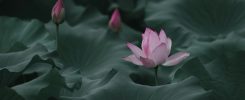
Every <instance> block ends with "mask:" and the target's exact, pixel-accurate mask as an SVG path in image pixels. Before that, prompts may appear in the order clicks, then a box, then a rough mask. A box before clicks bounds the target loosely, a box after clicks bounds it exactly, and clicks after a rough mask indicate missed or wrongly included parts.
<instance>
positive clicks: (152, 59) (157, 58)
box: [124, 28, 190, 68]
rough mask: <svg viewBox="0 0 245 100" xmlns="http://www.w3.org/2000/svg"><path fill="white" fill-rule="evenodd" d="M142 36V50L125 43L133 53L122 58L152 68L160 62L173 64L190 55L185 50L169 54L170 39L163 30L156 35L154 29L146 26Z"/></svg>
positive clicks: (167, 64)
mask: <svg viewBox="0 0 245 100" xmlns="http://www.w3.org/2000/svg"><path fill="white" fill-rule="evenodd" d="M142 38H143V40H142V44H141V48H142V50H141V49H140V48H138V47H137V46H135V45H133V44H131V43H128V44H127V46H128V48H129V49H130V50H131V51H132V52H133V54H132V55H130V56H128V57H126V58H124V60H126V61H129V62H132V63H134V64H136V65H140V66H144V67H146V68H154V67H156V66H157V65H160V64H162V65H163V66H174V65H176V64H178V63H180V62H181V61H182V60H184V59H185V58H186V57H188V56H189V55H190V54H189V53H187V52H178V53H176V54H174V55H172V56H169V55H170V51H171V46H172V41H171V39H170V38H168V37H167V36H166V34H165V32H164V31H163V30H161V31H160V34H159V35H158V34H157V33H156V32H155V31H152V30H151V29H149V28H146V30H145V33H144V34H142Z"/></svg>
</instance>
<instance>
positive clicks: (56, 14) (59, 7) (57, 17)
mask: <svg viewBox="0 0 245 100" xmlns="http://www.w3.org/2000/svg"><path fill="white" fill-rule="evenodd" d="M64 14H65V10H64V6H63V1H62V0H57V2H56V3H55V5H54V7H53V9H52V14H51V16H52V19H53V21H54V22H55V23H56V24H60V23H61V22H62V21H63V20H64Z"/></svg>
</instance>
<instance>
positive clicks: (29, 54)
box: [0, 45, 48, 72]
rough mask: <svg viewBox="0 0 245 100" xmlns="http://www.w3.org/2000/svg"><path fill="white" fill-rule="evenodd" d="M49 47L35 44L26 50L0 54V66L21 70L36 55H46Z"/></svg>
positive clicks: (11, 69) (15, 70)
mask: <svg viewBox="0 0 245 100" xmlns="http://www.w3.org/2000/svg"><path fill="white" fill-rule="evenodd" d="M46 53H48V51H47V49H46V48H45V47H44V46H42V45H35V46H33V47H31V48H29V49H26V50H24V51H18V52H12V53H3V54H0V68H1V69H2V68H7V69H9V70H10V71H14V72H20V71H22V70H24V69H25V68H26V66H27V65H28V64H29V63H30V62H31V61H32V59H33V57H34V56H35V55H39V56H42V55H45V54H46Z"/></svg>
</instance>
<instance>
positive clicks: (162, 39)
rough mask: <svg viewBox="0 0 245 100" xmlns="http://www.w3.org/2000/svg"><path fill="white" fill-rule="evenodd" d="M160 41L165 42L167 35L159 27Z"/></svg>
mask: <svg viewBox="0 0 245 100" xmlns="http://www.w3.org/2000/svg"><path fill="white" fill-rule="evenodd" d="M159 38H160V41H161V42H163V43H166V42H167V36H166V33H165V32H164V30H162V29H161V31H160V34H159Z"/></svg>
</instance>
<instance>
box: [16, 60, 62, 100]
mask: <svg viewBox="0 0 245 100" xmlns="http://www.w3.org/2000/svg"><path fill="white" fill-rule="evenodd" d="M36 67H43V66H42V65H39V66H36ZM65 87H66V84H65V80H64V78H63V77H62V76H61V75H60V73H59V72H58V71H57V70H56V69H51V70H49V71H48V72H46V73H45V74H42V75H41V76H39V77H37V78H36V79H34V80H31V81H29V82H27V83H24V84H21V85H17V86H14V87H12V89H13V90H15V91H16V92H17V93H19V94H20V95H21V96H23V97H24V98H25V99H26V100H33V99H35V100H48V99H51V100H54V99H55V98H57V97H58V96H59V92H60V90H61V89H62V88H65Z"/></svg>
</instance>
